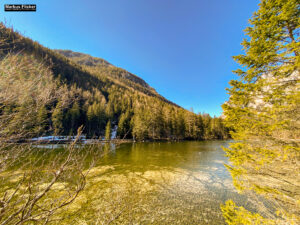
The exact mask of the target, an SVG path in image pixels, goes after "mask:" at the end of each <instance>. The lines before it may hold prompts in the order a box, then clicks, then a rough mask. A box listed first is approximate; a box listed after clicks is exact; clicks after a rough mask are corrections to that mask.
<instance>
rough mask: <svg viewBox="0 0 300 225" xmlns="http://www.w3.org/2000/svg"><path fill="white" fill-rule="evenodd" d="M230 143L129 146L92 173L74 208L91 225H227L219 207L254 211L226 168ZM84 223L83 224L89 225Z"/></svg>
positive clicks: (110, 153) (113, 148)
mask: <svg viewBox="0 0 300 225" xmlns="http://www.w3.org/2000/svg"><path fill="white" fill-rule="evenodd" d="M227 144H228V142H225V141H203V142H177V143H168V142H164V143H124V144H121V145H120V146H118V147H117V148H116V146H114V145H111V146H107V145H106V146H105V148H104V150H105V151H107V154H105V155H104V156H103V157H102V158H101V159H99V162H98V163H97V166H96V167H94V168H92V169H91V171H90V174H89V177H88V185H87V187H86V189H85V190H84V192H82V194H81V195H80V196H79V198H78V199H77V200H76V202H75V204H74V205H72V206H71V207H69V209H68V210H69V212H71V213H73V216H71V217H68V218H66V220H65V223H70V222H71V221H72V222H76V221H78V220H79V219H80V221H81V222H83V221H85V222H86V223H87V224H89V223H92V224H93V223H95V222H96V220H97V221H98V223H99V224H101V223H103V224H106V223H109V222H112V223H116V224H149V223H150V224H224V220H223V217H222V214H221V210H220V204H221V203H224V202H225V201H226V200H227V199H233V200H234V201H236V202H238V203H239V204H240V205H243V206H244V207H246V208H250V209H251V205H250V203H249V202H248V200H247V198H246V197H245V196H241V195H239V194H238V193H237V192H236V191H235V189H234V187H233V184H232V180H231V176H230V174H229V172H228V171H227V170H226V168H225V167H224V163H228V162H227V158H226V157H225V156H224V152H223V151H222V149H221V146H227ZM85 222H83V223H85Z"/></svg>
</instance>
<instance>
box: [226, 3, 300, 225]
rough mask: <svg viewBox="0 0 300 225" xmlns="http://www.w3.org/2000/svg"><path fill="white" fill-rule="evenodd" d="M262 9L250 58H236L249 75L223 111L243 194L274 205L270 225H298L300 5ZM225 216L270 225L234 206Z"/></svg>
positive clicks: (253, 25) (254, 23)
mask: <svg viewBox="0 0 300 225" xmlns="http://www.w3.org/2000/svg"><path fill="white" fill-rule="evenodd" d="M259 6H260V7H259V9H258V11H257V12H256V13H254V15H253V17H252V19H251V20H250V26H249V27H248V28H247V29H246V34H247V35H248V36H249V39H245V40H244V41H243V43H242V44H243V46H244V50H245V54H243V55H239V56H235V57H234V59H235V60H237V62H238V63H240V64H241V65H242V66H243V67H242V68H244V69H238V70H236V71H235V72H236V73H237V74H238V75H239V78H240V79H239V80H233V81H231V82H230V84H231V86H232V87H231V88H230V89H228V91H229V94H230V99H229V101H228V102H227V103H225V104H224V105H223V109H224V116H225V122H226V124H227V126H229V127H231V129H232V130H233V131H234V132H232V136H233V138H234V139H235V140H236V142H234V143H232V144H231V145H230V148H228V149H225V150H226V152H227V155H228V156H229V159H230V161H231V162H232V165H230V166H229V165H228V166H227V167H228V169H229V170H230V172H231V175H232V177H233V179H234V184H235V186H236V187H237V188H238V189H239V190H241V191H248V190H253V191H255V192H256V193H257V194H262V195H263V196H264V197H266V198H268V199H269V200H270V201H272V203H273V207H275V208H276V209H277V212H276V213H277V216H274V215H273V214H272V213H266V212H263V213H264V216H265V217H266V218H265V219H268V223H272V224H297V223H300V215H299V209H300V205H299V200H300V199H299V196H300V195H299V194H300V192H299V190H300V189H299V180H300V174H299V173H297V172H296V171H299V157H300V148H299V147H300V146H299V138H300V124H299V123H300V117H299V115H300V93H299V65H300V64H299V63H300V59H299V47H300V45H299V28H300V26H299V16H300V10H299V1H296V0H262V1H261V3H260V5H259ZM297 196H298V197H297ZM259 204H263V202H260V203H259ZM222 210H223V212H224V216H225V219H226V221H227V223H228V224H250V223H247V221H251V220H250V219H249V218H254V217H255V218H257V220H260V221H262V220H263V219H264V218H262V217H261V216H260V215H258V214H251V213H249V212H247V211H246V210H245V209H243V208H240V207H236V206H235V205H234V204H233V203H232V202H227V203H226V204H225V205H224V206H222ZM241 215H243V216H241ZM261 223H262V222H261Z"/></svg>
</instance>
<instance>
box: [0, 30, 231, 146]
mask: <svg viewBox="0 0 300 225" xmlns="http://www.w3.org/2000/svg"><path fill="white" fill-rule="evenodd" d="M0 120H1V125H0V136H1V137H6V136H7V135H9V136H10V137H12V139H22V138H27V137H35V136H41V135H48V134H63V135H70V134H74V133H76V131H77V129H78V127H79V126H81V125H83V126H84V130H83V133H85V134H87V135H88V136H89V137H99V136H104V134H105V127H107V124H111V127H116V126H118V130H117V136H118V137H119V138H134V139H136V140H145V139H152V140H153V139H223V138H228V137H229V135H228V130H227V129H226V128H224V126H223V121H222V119H221V118H212V117H210V116H209V115H207V114H202V115H200V114H199V115H198V114H195V113H193V112H191V111H188V110H185V109H183V108H181V107H179V106H177V105H176V104H174V103H172V102H170V101H168V100H167V99H165V98H164V97H162V96H161V95H159V94H158V93H157V92H156V91H155V90H154V89H153V88H151V87H150V86H149V85H148V84H147V83H146V82H145V81H144V80H142V79H141V78H139V77H137V76H136V75H133V74H131V73H129V72H127V71H126V70H124V69H121V68H117V67H115V66H113V65H111V64H110V63H108V62H107V61H105V60H103V59H99V58H94V57H91V56H89V55H86V54H82V53H75V52H72V51H66V50H50V49H48V48H45V47H43V46H41V45H40V44H39V43H37V42H34V41H32V40H31V39H29V38H26V37H24V36H22V35H20V34H19V33H17V32H15V31H14V30H13V29H11V28H7V27H5V25H4V24H0ZM19 130H22V132H20V131H19Z"/></svg>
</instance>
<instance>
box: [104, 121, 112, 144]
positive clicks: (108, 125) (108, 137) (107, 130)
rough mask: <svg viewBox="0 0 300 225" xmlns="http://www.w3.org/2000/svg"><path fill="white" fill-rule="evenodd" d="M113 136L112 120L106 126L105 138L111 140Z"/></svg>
mask: <svg viewBox="0 0 300 225" xmlns="http://www.w3.org/2000/svg"><path fill="white" fill-rule="evenodd" d="M110 136H111V123H110V120H109V121H108V122H107V124H106V127H105V140H107V141H109V140H110Z"/></svg>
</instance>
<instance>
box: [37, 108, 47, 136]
mask: <svg viewBox="0 0 300 225" xmlns="http://www.w3.org/2000/svg"><path fill="white" fill-rule="evenodd" d="M37 123H38V126H37V132H38V133H39V134H40V133H42V132H44V131H45V130H46V129H47V127H48V111H47V109H46V107H45V106H41V107H40V108H39V110H38V113H37Z"/></svg>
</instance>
